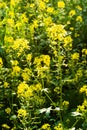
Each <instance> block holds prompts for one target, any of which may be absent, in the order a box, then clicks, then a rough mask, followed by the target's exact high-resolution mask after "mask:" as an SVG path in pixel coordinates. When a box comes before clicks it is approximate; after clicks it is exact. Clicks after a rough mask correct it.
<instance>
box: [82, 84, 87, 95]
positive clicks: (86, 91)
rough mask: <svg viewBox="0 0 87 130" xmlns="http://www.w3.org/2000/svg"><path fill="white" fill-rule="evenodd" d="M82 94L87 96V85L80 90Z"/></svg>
mask: <svg viewBox="0 0 87 130" xmlns="http://www.w3.org/2000/svg"><path fill="white" fill-rule="evenodd" d="M80 92H81V93H85V94H86V96H87V85H83V87H81V89H80Z"/></svg>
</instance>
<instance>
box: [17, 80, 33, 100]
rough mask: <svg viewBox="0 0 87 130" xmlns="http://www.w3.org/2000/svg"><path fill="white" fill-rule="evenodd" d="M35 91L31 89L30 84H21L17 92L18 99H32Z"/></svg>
mask: <svg viewBox="0 0 87 130" xmlns="http://www.w3.org/2000/svg"><path fill="white" fill-rule="evenodd" d="M32 91H33V90H32V89H31V87H29V86H28V84H26V83H25V82H21V83H20V84H19V85H18V90H17V94H18V97H24V98H27V97H31V96H32V95H33V92H32Z"/></svg>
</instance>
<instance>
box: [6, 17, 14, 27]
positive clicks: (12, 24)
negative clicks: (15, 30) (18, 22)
mask: <svg viewBox="0 0 87 130" xmlns="http://www.w3.org/2000/svg"><path fill="white" fill-rule="evenodd" d="M7 23H8V25H9V26H14V20H13V19H11V18H9V19H7Z"/></svg>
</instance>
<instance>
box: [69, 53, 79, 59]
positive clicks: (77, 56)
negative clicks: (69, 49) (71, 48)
mask: <svg viewBox="0 0 87 130" xmlns="http://www.w3.org/2000/svg"><path fill="white" fill-rule="evenodd" d="M71 57H72V60H78V59H79V53H77V52H75V53H74V54H72V56H71Z"/></svg>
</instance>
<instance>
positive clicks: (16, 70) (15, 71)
mask: <svg viewBox="0 0 87 130" xmlns="http://www.w3.org/2000/svg"><path fill="white" fill-rule="evenodd" d="M20 70H21V68H20V67H19V66H14V67H13V72H12V74H13V75H14V74H15V75H17V74H18V73H20Z"/></svg>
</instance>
